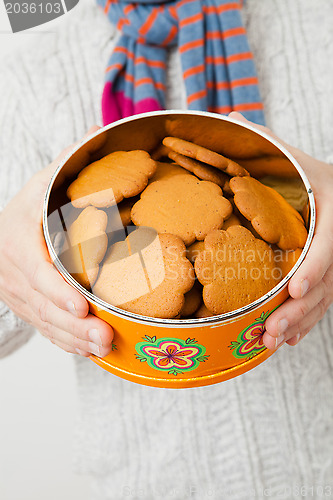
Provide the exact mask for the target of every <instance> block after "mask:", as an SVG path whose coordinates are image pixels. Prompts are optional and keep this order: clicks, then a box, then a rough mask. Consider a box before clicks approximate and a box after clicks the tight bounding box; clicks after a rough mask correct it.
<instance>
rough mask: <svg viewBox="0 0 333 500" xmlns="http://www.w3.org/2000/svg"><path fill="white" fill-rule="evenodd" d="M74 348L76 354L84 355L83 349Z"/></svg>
mask: <svg viewBox="0 0 333 500" xmlns="http://www.w3.org/2000/svg"><path fill="white" fill-rule="evenodd" d="M75 350H76V352H77V353H78V354H80V356H86V352H85V351H81V349H75Z"/></svg>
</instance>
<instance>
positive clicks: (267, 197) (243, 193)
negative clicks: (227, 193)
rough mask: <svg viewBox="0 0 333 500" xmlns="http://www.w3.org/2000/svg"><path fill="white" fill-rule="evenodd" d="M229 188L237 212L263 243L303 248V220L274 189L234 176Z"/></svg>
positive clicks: (287, 247) (304, 232)
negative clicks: (249, 222) (248, 223)
mask: <svg viewBox="0 0 333 500" xmlns="http://www.w3.org/2000/svg"><path fill="white" fill-rule="evenodd" d="M230 187H231V189H232V190H233V192H234V193H235V197H234V202H235V205H236V206H237V208H238V210H239V211H240V212H241V213H242V214H243V215H244V217H246V218H247V219H248V220H250V221H251V224H252V226H253V228H254V229H255V230H256V231H257V233H258V234H259V235H260V236H261V237H262V238H263V239H264V240H265V241H267V242H268V243H274V244H277V245H278V246H279V247H280V248H281V249H282V250H295V249H296V248H303V247H304V245H305V242H306V239H307V236H308V233H307V230H306V228H305V226H304V222H303V219H302V217H301V215H300V214H299V213H298V212H297V211H296V210H295V209H294V208H293V207H292V206H291V205H290V204H289V203H288V202H287V201H286V200H285V199H284V198H283V197H282V196H281V195H280V194H279V193H278V192H277V191H275V189H272V188H270V187H267V186H264V185H263V184H262V183H261V182H259V181H257V180H256V179H253V178H252V177H234V178H233V179H231V180H230Z"/></svg>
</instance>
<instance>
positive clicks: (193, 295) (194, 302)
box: [180, 283, 202, 318]
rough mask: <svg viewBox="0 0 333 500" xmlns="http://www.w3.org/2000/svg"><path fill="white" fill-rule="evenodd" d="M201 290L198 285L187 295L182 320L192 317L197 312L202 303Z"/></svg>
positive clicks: (181, 314)
mask: <svg viewBox="0 0 333 500" xmlns="http://www.w3.org/2000/svg"><path fill="white" fill-rule="evenodd" d="M201 288H202V287H199V286H198V284H197V283H195V284H194V286H193V287H192V288H191V290H190V291H189V292H187V293H186V294H185V302H184V305H183V307H182V309H181V311H180V317H181V318H188V317H189V316H192V315H193V314H194V313H195V311H196V310H197V309H198V308H199V307H200V305H201V302H202V292H201Z"/></svg>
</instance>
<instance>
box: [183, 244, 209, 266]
mask: <svg viewBox="0 0 333 500" xmlns="http://www.w3.org/2000/svg"><path fill="white" fill-rule="evenodd" d="M204 248H205V244H204V242H203V241H195V242H194V243H192V245H190V246H189V247H187V249H186V255H187V258H188V260H190V261H191V262H192V264H193V263H194V261H195V259H196V258H197V257H198V255H199V253H201V252H202V251H203V250H204Z"/></svg>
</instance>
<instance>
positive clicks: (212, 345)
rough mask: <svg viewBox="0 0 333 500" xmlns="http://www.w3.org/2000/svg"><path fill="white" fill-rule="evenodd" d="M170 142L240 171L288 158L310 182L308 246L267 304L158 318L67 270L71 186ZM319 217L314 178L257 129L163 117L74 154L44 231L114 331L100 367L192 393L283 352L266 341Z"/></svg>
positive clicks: (228, 121)
mask: <svg viewBox="0 0 333 500" xmlns="http://www.w3.org/2000/svg"><path fill="white" fill-rule="evenodd" d="M165 136H176V137H181V138H183V139H185V140H189V141H192V142H196V143H197V144H199V145H201V146H204V147H207V148H210V149H213V150H214V151H217V152H221V153H222V154H224V155H225V156H227V157H230V158H232V159H234V160H236V161H238V162H239V163H240V164H241V163H242V159H248V158H262V157H265V158H268V159H269V158H273V159H274V158H275V159H276V158H280V159H282V161H283V163H284V175H289V173H290V175H292V176H295V175H296V176H300V178H301V179H302V181H303V183H304V185H305V187H306V190H307V193H308V203H307V208H308V210H307V214H308V216H307V218H308V220H307V228H308V238H307V242H306V245H305V247H304V249H303V251H302V254H301V256H300V258H299V260H298V261H297V263H296V265H295V266H294V267H293V269H292V270H291V271H290V272H289V273H288V274H287V276H285V278H284V279H283V280H282V281H281V282H280V283H278V285H277V286H276V287H275V288H273V289H272V290H271V291H270V292H269V293H268V294H266V295H265V296H263V297H261V298H260V299H259V300H257V301H255V302H253V303H251V304H249V305H247V306H245V307H243V308H241V309H238V310H236V311H232V312H229V313H226V314H221V315H219V316H214V317H209V318H203V319H185V320H184V319H160V318H150V317H145V316H140V315H137V314H132V313H130V312H127V311H124V310H122V309H119V308H117V307H115V306H112V305H110V304H108V303H106V302H104V301H103V300H101V299H99V298H98V297H96V296H94V295H93V294H91V293H90V292H88V291H87V290H86V289H85V288H83V287H82V286H81V285H80V284H79V283H78V282H77V281H76V280H75V279H74V278H73V277H72V276H71V275H70V274H69V272H68V271H67V270H66V269H65V268H64V266H63V264H62V262H61V261H60V259H59V257H58V254H57V250H56V247H57V237H58V235H59V231H60V230H61V228H62V225H63V220H62V216H61V207H63V206H64V205H65V204H66V203H67V204H68V199H67V197H66V189H67V187H68V185H69V184H70V183H71V182H72V181H73V180H74V178H75V177H76V176H77V174H78V172H79V171H80V170H82V168H84V167H85V166H86V165H88V164H89V163H91V162H92V161H96V160H98V159H99V158H102V157H103V156H105V155H106V154H109V153H111V152H113V151H118V150H132V149H144V150H146V151H148V152H152V151H153V150H154V149H155V148H156V147H158V145H159V144H160V143H161V140H162V139H163V138H164V137H165ZM267 165H269V162H268V163H267ZM288 169H289V170H290V171H289V173H288ZM267 174H269V167H268V170H267ZM315 218H316V215H315V200H314V196H313V193H312V189H311V186H310V184H309V181H308V179H307V178H306V176H305V174H304V172H303V170H302V168H301V167H300V165H299V164H298V163H297V161H296V160H295V158H293V157H292V155H291V154H290V153H289V152H288V151H287V150H286V149H285V148H284V147H283V146H282V145H281V144H279V143H278V142H277V141H276V140H275V139H273V138H272V137H270V136H269V135H267V134H266V133H264V132H261V131H258V130H257V129H255V128H254V127H253V126H251V125H250V124H247V123H246V124H245V123H243V122H238V121H237V120H234V119H232V118H229V117H226V116H223V115H216V114H213V113H207V112H199V111H158V112H151V113H145V114H141V115H135V116H132V117H129V118H125V119H123V120H120V121H118V122H115V123H112V124H110V125H108V126H106V127H104V128H102V129H100V130H98V131H97V132H96V133H94V134H93V135H92V136H90V137H89V138H88V139H86V140H84V141H82V142H81V143H80V144H78V145H77V146H76V147H75V148H74V149H73V150H72V151H71V153H70V154H69V155H68V156H67V157H66V158H65V159H64V160H63V161H62V163H61V164H60V165H59V167H58V168H57V170H56V172H55V173H54V175H53V177H52V179H51V181H50V184H49V187H48V189H47V192H46V195H45V201H44V210H43V230H44V236H45V241H46V245H47V248H48V251H49V253H50V256H51V258H52V260H53V262H54V265H55V267H56V268H57V269H58V271H59V273H60V274H61V275H62V276H63V278H64V279H65V280H66V281H67V282H68V283H69V284H71V285H72V286H73V287H74V288H75V289H76V290H78V291H79V292H80V293H81V294H82V295H83V296H84V297H85V298H86V299H87V301H88V303H89V307H90V311H91V312H92V313H93V314H95V315H96V316H98V317H99V318H101V319H103V320H105V321H106V322H108V323H109V324H110V325H112V327H113V329H114V340H113V343H112V352H111V353H110V354H108V355H107V356H105V357H104V358H99V357H97V356H94V355H92V356H91V357H90V358H91V359H92V361H94V362H95V363H97V364H98V365H99V366H101V367H102V368H104V369H106V370H108V371H109V372H111V373H113V374H115V375H118V376H119V377H122V378H124V379H127V380H130V381H133V382H137V383H140V384H145V385H150V386H155V387H165V388H186V387H198V386H204V385H209V384H214V383H217V382H221V381H223V380H227V379H230V378H233V377H235V376H237V375H240V374H242V373H244V372H246V371H248V370H250V369H251V368H253V367H255V366H256V365H258V364H260V363H262V362H263V361H264V360H265V359H267V358H268V357H269V356H271V355H272V354H273V353H274V352H275V351H272V350H269V349H267V348H266V347H265V346H264V344H263V341H262V337H263V334H264V331H265V320H266V319H267V317H268V316H269V315H270V314H271V313H272V312H273V311H274V310H275V309H276V308H277V307H278V306H280V305H281V304H282V303H283V302H284V301H285V300H286V299H287V298H288V296H289V294H288V289H287V285H288V282H289V280H290V278H291V277H292V276H293V274H294V273H295V271H296V270H297V268H298V267H299V266H300V264H301V262H302V261H303V260H304V257H305V255H306V253H307V252H308V249H309V246H310V244H311V241H312V238H313V234H314V228H315Z"/></svg>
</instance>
